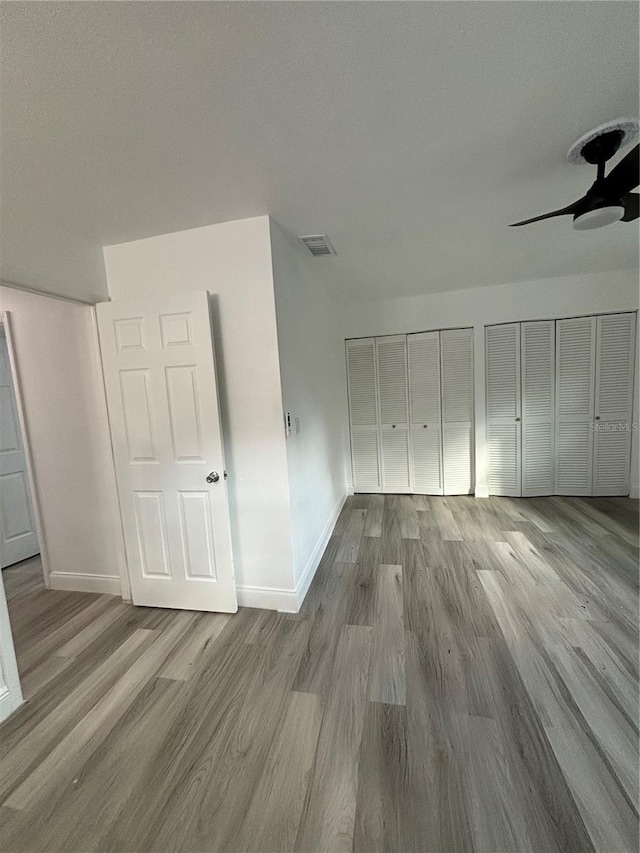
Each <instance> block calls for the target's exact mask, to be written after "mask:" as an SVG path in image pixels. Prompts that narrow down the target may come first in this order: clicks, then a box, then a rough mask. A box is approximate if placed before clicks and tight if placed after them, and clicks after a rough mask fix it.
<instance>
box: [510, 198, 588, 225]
mask: <svg viewBox="0 0 640 853" xmlns="http://www.w3.org/2000/svg"><path fill="white" fill-rule="evenodd" d="M582 201H584V199H580V200H579V201H574V203H573V204H570V205H569V207H562V208H561V209H560V210H553V211H551V213H543V214H542V216H534V217H533V219H523V220H522V222H512V223H511V225H510V227H511V228H515V227H516V226H518V225H529V223H530V222H540V220H541V219H551V218H552V217H553V216H566V215H567V214H569V213H575V212H576V210H577V208H578V206H579V204H580V202H582Z"/></svg>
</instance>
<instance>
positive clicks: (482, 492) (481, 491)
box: [475, 486, 489, 498]
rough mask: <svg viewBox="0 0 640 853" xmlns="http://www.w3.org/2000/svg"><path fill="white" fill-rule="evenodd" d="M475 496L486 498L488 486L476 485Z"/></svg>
mask: <svg viewBox="0 0 640 853" xmlns="http://www.w3.org/2000/svg"><path fill="white" fill-rule="evenodd" d="M475 496H476V497H477V498H488V497H489V486H476V490H475Z"/></svg>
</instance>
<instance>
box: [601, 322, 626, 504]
mask: <svg viewBox="0 0 640 853" xmlns="http://www.w3.org/2000/svg"><path fill="white" fill-rule="evenodd" d="M635 327H636V317H635V314H609V315H604V316H601V317H598V318H597V322H596V375H595V420H594V429H595V432H594V436H593V441H594V448H593V490H592V493H593V494H594V495H628V494H629V464H630V453H631V411H632V404H633V364H634V344H635Z"/></svg>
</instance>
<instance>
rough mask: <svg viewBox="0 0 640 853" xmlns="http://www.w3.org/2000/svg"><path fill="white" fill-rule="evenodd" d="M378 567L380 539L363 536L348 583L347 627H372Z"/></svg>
mask: <svg viewBox="0 0 640 853" xmlns="http://www.w3.org/2000/svg"><path fill="white" fill-rule="evenodd" d="M379 565H380V537H375V536H365V537H364V538H363V540H362V544H361V546H360V552H359V554H358V562H357V563H356V565H355V567H354V571H353V573H352V577H351V579H350V580H349V581H348V593H347V594H348V596H349V602H348V605H347V609H346V612H345V623H346V624H347V625H373V620H374V618H375V596H376V584H377V575H378V566H379Z"/></svg>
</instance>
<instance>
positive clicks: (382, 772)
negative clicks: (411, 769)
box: [353, 702, 407, 853]
mask: <svg viewBox="0 0 640 853" xmlns="http://www.w3.org/2000/svg"><path fill="white" fill-rule="evenodd" d="M406 768H407V716H406V709H405V708H401V707H399V706H397V705H385V704H381V703H379V702H370V703H369V704H368V705H367V708H366V711H365V718H364V727H363V733H362V744H361V747H360V759H359V767H358V798H357V805H356V817H355V828H354V838H353V851H354V853H388V851H392V850H404V849H406V847H405V839H404V831H403V830H404V828H405V827H404V822H403V809H404V802H405V799H406V796H407V770H406Z"/></svg>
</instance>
